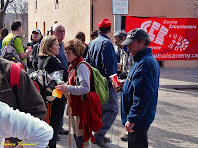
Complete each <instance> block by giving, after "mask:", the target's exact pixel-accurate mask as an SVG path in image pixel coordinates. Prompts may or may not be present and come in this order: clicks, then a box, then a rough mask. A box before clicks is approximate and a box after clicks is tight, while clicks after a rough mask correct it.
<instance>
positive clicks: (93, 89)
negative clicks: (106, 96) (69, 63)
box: [76, 61, 95, 91]
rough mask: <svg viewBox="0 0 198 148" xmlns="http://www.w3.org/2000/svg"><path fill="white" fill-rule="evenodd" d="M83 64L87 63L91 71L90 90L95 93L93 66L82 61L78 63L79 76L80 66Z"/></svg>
mask: <svg viewBox="0 0 198 148" xmlns="http://www.w3.org/2000/svg"><path fill="white" fill-rule="evenodd" d="M81 63H85V64H86V65H87V67H88V69H89V71H90V90H91V91H95V88H94V74H93V70H92V66H91V65H90V64H89V63H88V62H86V61H81V62H80V63H78V65H77V69H76V72H77V75H78V66H79V65H80V64H81Z"/></svg>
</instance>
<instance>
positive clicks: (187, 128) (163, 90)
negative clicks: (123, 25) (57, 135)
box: [57, 68, 198, 148]
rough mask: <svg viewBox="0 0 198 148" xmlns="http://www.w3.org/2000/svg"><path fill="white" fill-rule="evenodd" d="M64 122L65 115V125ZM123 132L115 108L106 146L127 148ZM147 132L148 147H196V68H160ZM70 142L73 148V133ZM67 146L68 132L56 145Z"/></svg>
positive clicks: (197, 87)
mask: <svg viewBox="0 0 198 148" xmlns="http://www.w3.org/2000/svg"><path fill="white" fill-rule="evenodd" d="M119 100H120V98H119ZM67 123H68V122H67V117H65V118H64V127H65V128H66V129H68V126H67ZM125 133H126V132H125V130H124V128H123V125H122V124H121V117H120V112H119V115H118V116H117V118H116V120H115V122H114V124H113V126H112V128H111V129H110V130H109V131H108V133H107V136H108V137H110V138H111V141H112V142H110V143H108V145H109V147H110V148H127V147H128V146H127V144H128V143H127V142H123V141H121V140H120V137H121V136H123V135H124V134H125ZM148 136H149V148H198V69H165V68H161V76H160V88H159V100H158V106H157V113H156V118H155V121H154V122H153V124H152V125H151V127H150V128H149V132H148ZM71 144H72V145H71V147H72V148H76V145H75V142H74V139H73V136H72V141H71ZM67 147H68V136H65V135H61V140H60V141H58V144H57V148H67ZM92 148H98V147H97V146H96V145H94V144H92Z"/></svg>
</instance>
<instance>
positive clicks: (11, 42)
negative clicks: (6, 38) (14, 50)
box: [10, 35, 20, 47]
mask: <svg viewBox="0 0 198 148" xmlns="http://www.w3.org/2000/svg"><path fill="white" fill-rule="evenodd" d="M16 37H19V36H17V35H15V36H13V37H12V39H11V41H10V45H11V46H12V47H14V40H15V39H16ZM19 38H20V37H19Z"/></svg>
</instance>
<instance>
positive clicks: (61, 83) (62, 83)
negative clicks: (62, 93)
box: [58, 80, 66, 85]
mask: <svg viewBox="0 0 198 148" xmlns="http://www.w3.org/2000/svg"><path fill="white" fill-rule="evenodd" d="M64 84H66V83H65V82H64V81H61V80H60V81H58V85H64Z"/></svg>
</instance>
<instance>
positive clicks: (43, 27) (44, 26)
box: [43, 22, 45, 36]
mask: <svg viewBox="0 0 198 148" xmlns="http://www.w3.org/2000/svg"><path fill="white" fill-rule="evenodd" d="M43 35H44V36H45V22H43Z"/></svg>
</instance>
